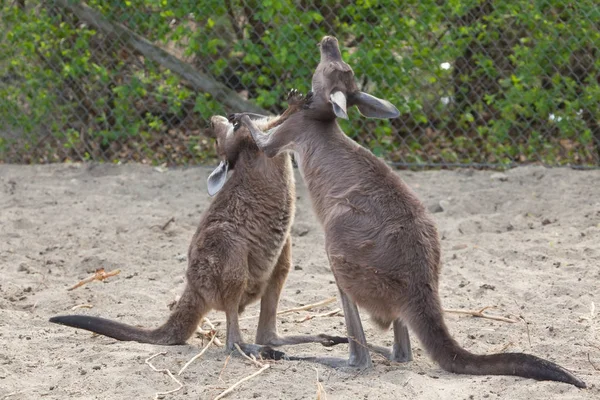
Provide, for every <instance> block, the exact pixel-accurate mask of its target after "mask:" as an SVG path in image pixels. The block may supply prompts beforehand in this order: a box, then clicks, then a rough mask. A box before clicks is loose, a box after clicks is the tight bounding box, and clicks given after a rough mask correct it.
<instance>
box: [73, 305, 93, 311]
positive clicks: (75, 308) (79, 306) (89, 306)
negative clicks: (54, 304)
mask: <svg viewBox="0 0 600 400" xmlns="http://www.w3.org/2000/svg"><path fill="white" fill-rule="evenodd" d="M93 307H94V306H93V305H91V304H79V305H76V306H73V307H71V311H75V310H78V309H80V308H93Z"/></svg>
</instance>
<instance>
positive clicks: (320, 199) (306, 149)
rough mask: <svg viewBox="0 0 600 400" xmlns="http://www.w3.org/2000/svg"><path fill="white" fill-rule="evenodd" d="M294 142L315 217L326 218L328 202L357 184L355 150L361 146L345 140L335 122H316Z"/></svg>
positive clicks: (358, 177)
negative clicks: (354, 164) (299, 139)
mask: <svg viewBox="0 0 600 400" xmlns="http://www.w3.org/2000/svg"><path fill="white" fill-rule="evenodd" d="M297 136H298V137H302V139H303V140H301V141H299V142H297V143H296V149H295V150H296V160H297V163H298V167H299V169H300V172H301V174H302V176H303V178H304V181H305V183H306V186H307V188H308V191H309V193H310V198H311V200H312V203H313V207H314V209H315V211H316V213H317V216H318V217H319V219H320V220H321V222H323V221H324V219H325V218H326V215H325V214H326V209H327V206H326V203H327V199H328V198H330V197H331V196H335V195H336V194H337V193H340V192H344V191H345V190H347V188H348V187H349V186H351V185H353V184H355V183H356V180H357V179H360V176H357V175H356V174H355V172H354V171H355V170H356V166H353V165H352V164H353V163H354V162H355V161H356V157H357V154H356V153H357V151H359V149H360V145H359V144H358V143H356V142H355V141H353V140H352V139H350V138H349V137H347V136H346V135H345V134H344V132H343V131H342V130H341V128H340V127H339V125H338V124H337V122H336V121H335V120H334V121H333V122H331V123H329V122H328V123H323V122H318V123H315V124H314V126H313V127H308V129H306V131H305V133H304V135H302V136H301V135H297Z"/></svg>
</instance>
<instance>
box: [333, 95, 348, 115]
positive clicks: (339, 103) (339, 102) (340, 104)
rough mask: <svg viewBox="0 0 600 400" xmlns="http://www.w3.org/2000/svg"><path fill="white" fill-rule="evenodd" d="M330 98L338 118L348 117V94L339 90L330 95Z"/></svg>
mask: <svg viewBox="0 0 600 400" xmlns="http://www.w3.org/2000/svg"><path fill="white" fill-rule="evenodd" d="M329 100H330V101H331V105H332V106H333V112H334V113H335V115H336V116H337V117H338V118H343V119H348V113H347V109H346V95H345V94H344V93H342V92H340V91H339V90H338V91H336V92H333V93H331V94H330V95H329Z"/></svg>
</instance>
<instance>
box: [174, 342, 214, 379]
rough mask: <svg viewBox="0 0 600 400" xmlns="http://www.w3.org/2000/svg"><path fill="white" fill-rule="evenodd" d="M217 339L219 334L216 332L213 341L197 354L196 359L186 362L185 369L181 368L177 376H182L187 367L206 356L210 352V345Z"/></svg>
mask: <svg viewBox="0 0 600 400" xmlns="http://www.w3.org/2000/svg"><path fill="white" fill-rule="evenodd" d="M216 337H217V333H216V332H214V333H213V337H212V339H210V342H208V344H207V345H206V346H204V348H203V349H202V351H201V352H200V353H198V354H196V355H195V356H194V357H192V358H191V359H190V361H188V362H186V363H185V365H184V366H183V367H181V369H180V370H179V372H178V373H177V375H181V373H182V372H183V371H185V369H186V368H187V367H189V366H190V364H191V363H193V362H194V361H196V360H197V359H198V358H200V357H202V354H204V353H205V352H206V350H208V348H209V347H210V345H211V344H212V343H213V342H214V341H215V338H216Z"/></svg>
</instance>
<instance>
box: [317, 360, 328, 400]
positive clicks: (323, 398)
mask: <svg viewBox="0 0 600 400" xmlns="http://www.w3.org/2000/svg"><path fill="white" fill-rule="evenodd" d="M315 371H316V372H317V400H327V394H326V393H325V388H324V387H323V384H322V383H321V382H319V370H318V369H317V367H315Z"/></svg>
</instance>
